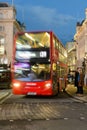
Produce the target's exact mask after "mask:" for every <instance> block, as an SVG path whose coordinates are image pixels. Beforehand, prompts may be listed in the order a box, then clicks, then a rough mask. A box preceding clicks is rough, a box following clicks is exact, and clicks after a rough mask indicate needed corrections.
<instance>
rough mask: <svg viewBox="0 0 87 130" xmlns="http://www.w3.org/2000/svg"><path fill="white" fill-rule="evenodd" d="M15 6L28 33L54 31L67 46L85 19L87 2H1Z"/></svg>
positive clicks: (24, 0)
mask: <svg viewBox="0 0 87 130" xmlns="http://www.w3.org/2000/svg"><path fill="white" fill-rule="evenodd" d="M0 2H7V3H9V4H12V3H13V5H14V6H15V8H16V10H17V19H18V20H19V21H20V22H22V23H23V22H24V23H25V25H26V30H27V31H41V30H52V31H53V32H54V33H55V34H56V35H57V36H58V38H59V39H60V41H61V42H62V43H63V44H65V43H66V42H69V41H71V40H72V39H73V37H74V34H75V32H76V23H77V22H78V21H79V22H82V20H83V19H85V9H86V8H87V0H0Z"/></svg>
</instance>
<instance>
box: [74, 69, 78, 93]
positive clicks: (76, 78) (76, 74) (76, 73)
mask: <svg viewBox="0 0 87 130" xmlns="http://www.w3.org/2000/svg"><path fill="white" fill-rule="evenodd" d="M78 77H79V68H77V70H76V71H75V83H74V85H75V87H77V91H76V93H78Z"/></svg>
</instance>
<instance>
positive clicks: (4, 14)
mask: <svg viewBox="0 0 87 130" xmlns="http://www.w3.org/2000/svg"><path fill="white" fill-rule="evenodd" d="M22 29H23V28H21V26H20V25H19V22H18V21H17V20H16V9H15V8H14V7H13V6H10V5H8V4H7V3H1V2H0V58H1V57H2V55H3V54H4V52H6V54H7V57H8V61H9V64H10V63H11V62H12V54H13V39H14V34H15V33H16V32H18V31H22Z"/></svg>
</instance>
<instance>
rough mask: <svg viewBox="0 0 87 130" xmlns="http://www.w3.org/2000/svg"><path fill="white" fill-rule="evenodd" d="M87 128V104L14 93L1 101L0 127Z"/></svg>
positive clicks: (22, 129) (64, 96)
mask: <svg viewBox="0 0 87 130" xmlns="http://www.w3.org/2000/svg"><path fill="white" fill-rule="evenodd" d="M82 129H83V130H86V129H87V103H84V102H80V100H76V99H74V98H71V97H70V96H69V95H67V94H66V93H60V94H59V95H58V96H57V97H32V96H29V97H26V96H22V95H21V96H16V95H12V93H11V95H10V96H9V97H7V98H6V99H5V100H4V101H3V102H2V103H1V104H0V130H82Z"/></svg>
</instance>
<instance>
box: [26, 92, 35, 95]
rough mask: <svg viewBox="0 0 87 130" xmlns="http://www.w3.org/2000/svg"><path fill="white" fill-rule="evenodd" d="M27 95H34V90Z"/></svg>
mask: <svg viewBox="0 0 87 130" xmlns="http://www.w3.org/2000/svg"><path fill="white" fill-rule="evenodd" d="M27 95H36V92H29V93H27Z"/></svg>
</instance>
